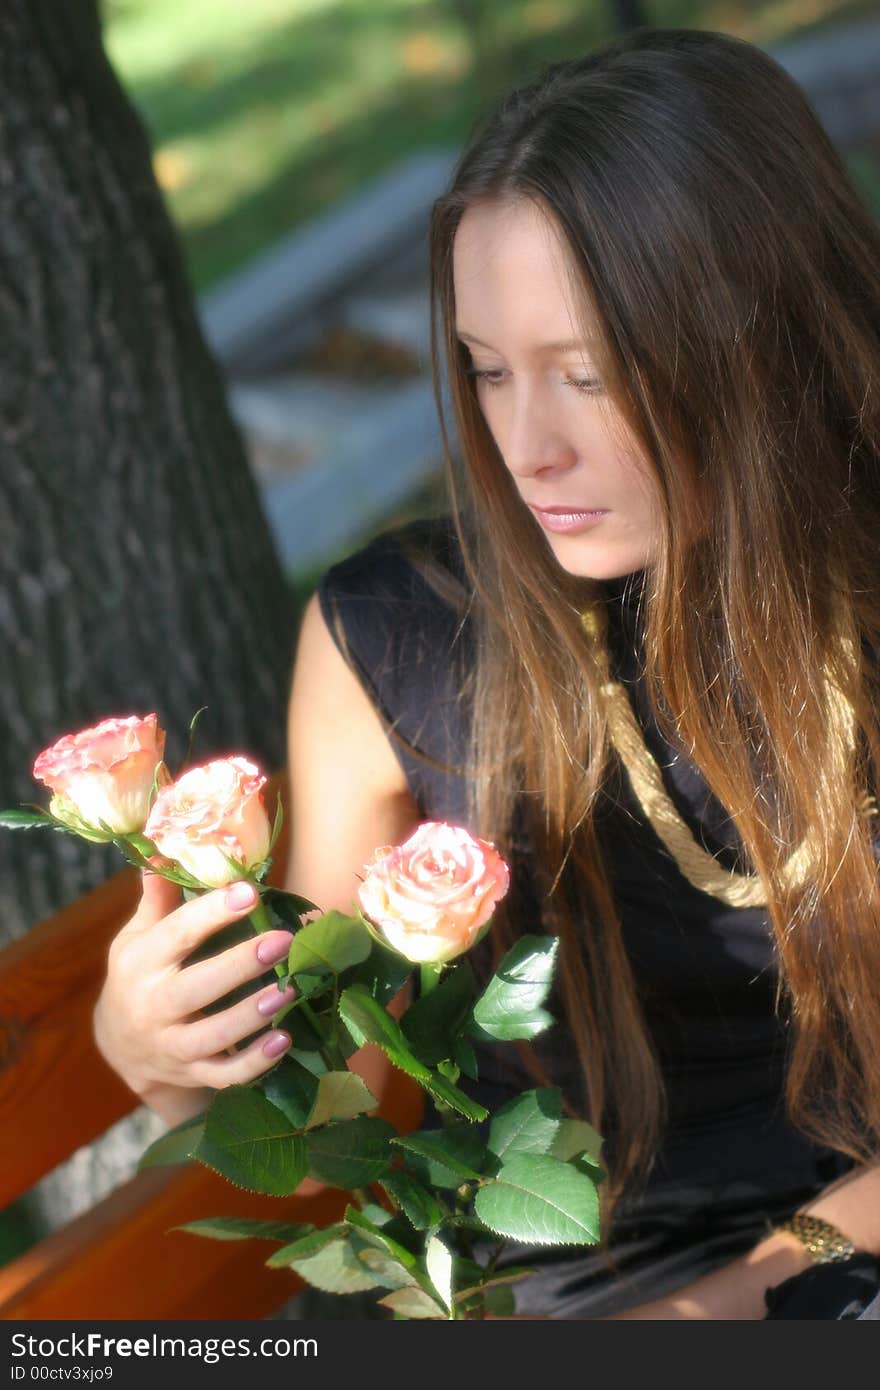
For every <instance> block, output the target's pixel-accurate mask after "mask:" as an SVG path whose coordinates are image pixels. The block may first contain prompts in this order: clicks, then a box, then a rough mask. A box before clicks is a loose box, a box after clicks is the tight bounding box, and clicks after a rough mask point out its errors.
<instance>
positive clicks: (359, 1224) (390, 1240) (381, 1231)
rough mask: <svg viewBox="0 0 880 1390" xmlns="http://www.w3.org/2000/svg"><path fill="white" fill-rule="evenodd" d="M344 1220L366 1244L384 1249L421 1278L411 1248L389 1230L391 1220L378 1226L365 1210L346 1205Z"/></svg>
mask: <svg viewBox="0 0 880 1390" xmlns="http://www.w3.org/2000/svg"><path fill="white" fill-rule="evenodd" d="M345 1221H346V1224H347V1226H348V1227H349V1228H351V1229H353V1230H355V1231H357V1232H358V1234H359V1235H360V1236H362V1237H363V1238H364V1240H365V1241H367V1242H368V1244H370V1245H372V1246H374V1247H375V1248H376V1249H377V1250H384V1251H385V1253H386V1254H387V1255H391V1256H392V1257H393V1258H394V1259H395V1260H399V1262H400V1263H401V1264H402V1265H403V1267H404V1269H408V1270H409V1272H410V1274H411V1275H412V1276H413V1278H414V1279H417V1280H422V1279H425V1276H424V1275H422V1273H421V1271H420V1270H419V1267H418V1261H417V1259H416V1257H415V1255H414V1254H413V1253H412V1251H411V1250H407V1248H406V1246H405V1245H403V1244H402V1243H401V1242H400V1241H399V1240H396V1239H395V1238H394V1235H392V1234H391V1233H390V1231H389V1227H390V1226H391V1225H392V1223H391V1222H388V1223H386V1224H385V1225H384V1226H378V1225H377V1224H376V1222H375V1221H371V1220H370V1218H369V1217H368V1216H367V1214H366V1212H363V1211H358V1209H357V1207H353V1206H347V1207H346V1208H345Z"/></svg>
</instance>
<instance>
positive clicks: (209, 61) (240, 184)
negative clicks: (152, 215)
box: [103, 0, 880, 290]
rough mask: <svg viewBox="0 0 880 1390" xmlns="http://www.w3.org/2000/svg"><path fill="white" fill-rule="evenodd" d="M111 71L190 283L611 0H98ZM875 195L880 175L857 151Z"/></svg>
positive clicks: (730, 6) (441, 135)
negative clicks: (141, 130) (135, 115)
mask: <svg viewBox="0 0 880 1390" xmlns="http://www.w3.org/2000/svg"><path fill="white" fill-rule="evenodd" d="M642 11H643V13H644V15H645V17H646V22H647V23H649V24H651V25H669V26H672V25H681V26H686V27H695V28H706V29H719V30H722V31H724V32H726V33H731V34H735V35H738V36H739V37H741V38H745V39H747V40H749V41H750V42H752V43H757V44H760V45H766V44H771V43H775V42H778V41H780V40H783V39H786V38H789V37H791V36H793V35H794V34H796V33H803V32H806V31H807V30H810V29H816V28H818V27H822V26H825V25H836V24H839V23H842V22H844V21H846V20H850V19H853V18H855V17H860V16H865V17H867V16H872V17H876V15H877V3H876V0H870V3H868V2H867V0H765V2H764V3H760V2H759V3H744V2H743V0H708V2H707V0H645V3H644V4H643V6H642ZM103 13H104V24H105V36H106V42H107V48H108V52H109V55H110V58H111V61H112V62H113V65H114V67H115V68H116V71H117V72H118V73H119V75H120V77H121V78H122V80H123V82H124V84H125V86H126V88H127V90H128V92H129V94H130V95H131V97H132V98H133V99H134V101H135V102H136V104H137V106H138V108H139V109H140V112H141V114H142V116H143V118H144V120H145V122H146V125H147V127H148V129H149V131H150V134H151V136H152V140H153V146H154V151H155V168H156V173H157V175H158V179H159V182H160V184H161V186H162V188H163V190H164V192H165V195H166V197H167V200H168V203H169V205H170V207H171V210H172V213H173V215H174V217H175V219H176V222H177V225H178V227H179V229H180V232H181V235H182V239H183V243H184V247H185V251H186V255H187V258H188V261H189V266H190V271H191V276H192V279H193V283H194V285H195V288H196V289H197V290H202V289H204V288H205V287H206V286H207V285H209V284H210V283H211V282H212V281H215V280H217V279H218V278H220V277H222V276H224V275H226V274H228V273H229V272H231V271H232V270H234V269H235V268H236V267H237V266H239V265H241V264H242V263H243V262H244V261H246V260H248V259H249V258H250V257H251V256H253V255H254V254H255V253H256V252H258V251H259V250H261V249H262V248H263V247H265V246H266V245H268V244H269V243H271V242H272V241H274V240H276V239H277V238H279V237H281V236H283V235H284V233H285V232H287V231H289V230H290V229H291V228H293V227H295V226H296V225H297V224H299V223H301V222H303V221H306V220H307V219H309V218H310V217H312V216H314V215H315V214H316V213H318V212H320V211H322V210H323V209H324V208H326V207H328V206H329V205H331V204H332V203H334V202H336V201H337V200H338V199H340V198H342V197H344V196H345V195H346V194H348V193H350V192H352V191H354V190H355V189H356V188H357V187H358V186H360V185H361V184H363V183H364V182H365V181H367V180H368V179H370V178H371V177H372V176H374V175H376V174H377V173H379V172H380V171H381V170H382V169H384V168H385V167H386V166H388V165H389V164H391V163H393V162H394V161H395V160H396V159H398V158H400V157H402V156H404V155H406V154H408V153H410V152H412V151H414V150H416V149H424V148H429V147H431V146H438V145H440V146H442V145H446V146H455V145H458V144H461V143H463V141H464V140H465V138H466V136H467V133H468V130H469V128H470V126H471V124H472V122H473V121H474V119H475V118H476V117H477V116H478V115H479V114H480V113H481V112H482V111H484V110H486V109H487V108H488V107H489V106H490V105H491V102H492V98H493V96H494V95H495V93H496V92H498V91H500V90H503V89H504V88H507V87H510V86H513V85H515V84H516V83H518V82H520V81H523V80H525V79H526V78H527V77H528V76H529V75H530V74H532V73H533V72H534V71H535V70H536V68H537V67H538V65H539V64H540V63H541V62H542V61H543V60H546V59H557V58H565V57H571V56H573V55H575V54H576V53H578V52H581V51H585V50H586V49H588V48H589V47H591V46H593V45H595V44H596V43H598V42H600V41H601V40H603V39H604V38H606V37H611V35H612V34H613V33H614V31H615V28H616V24H615V17H614V6H613V5H612V4H610V3H609V2H608V0H200V3H198V4H194V3H189V4H187V3H185V0H104V5H103ZM853 172H854V175H855V176H856V178H857V179H858V180H859V181H864V183H865V186H867V187H868V190H869V193H870V196H871V198H872V201H873V202H874V204H875V206H877V207H878V210H880V175H878V172H877V164H876V163H875V162H874V161H873V160H872V159H870V158H868V157H864V158H863V157H856V158H854V159H853Z"/></svg>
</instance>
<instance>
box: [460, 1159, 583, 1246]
mask: <svg viewBox="0 0 880 1390" xmlns="http://www.w3.org/2000/svg"><path fill="white" fill-rule="evenodd" d="M474 1210H475V1212H476V1214H477V1216H478V1217H479V1218H480V1220H481V1221H483V1222H485V1224H486V1225H487V1226H489V1227H490V1228H491V1229H492V1230H493V1231H495V1233H496V1234H497V1235H500V1236H507V1237H509V1238H510V1239H511V1240H520V1241H524V1242H526V1243H534V1244H536V1245H594V1244H595V1243H596V1241H597V1240H598V1239H599V1201H598V1197H597V1194H596V1187H595V1184H594V1183H593V1182H591V1181H590V1179H589V1178H588V1177H587V1176H586V1175H585V1174H584V1173H579V1172H578V1171H577V1169H576V1168H574V1167H573V1166H572V1164H570V1163H563V1162H562V1161H561V1160H560V1159H558V1158H550V1157H549V1156H547V1155H546V1154H515V1155H514V1156H513V1158H511V1159H510V1160H509V1162H507V1163H505V1164H503V1166H502V1167H501V1169H500V1170H499V1172H498V1175H497V1176H496V1177H495V1178H494V1179H493V1180H492V1181H491V1182H487V1183H485V1184H484V1186H482V1187H481V1188H480V1189H479V1191H478V1192H477V1193H476V1196H475V1197H474Z"/></svg>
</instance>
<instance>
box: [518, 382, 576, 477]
mask: <svg viewBox="0 0 880 1390" xmlns="http://www.w3.org/2000/svg"><path fill="white" fill-rule="evenodd" d="M499 443H500V445H501V454H502V457H503V459H504V462H505V464H506V466H507V468H508V469H509V470H510V472H511V473H513V474H514V476H515V477H517V478H528V477H532V476H533V475H534V474H537V473H543V472H546V470H547V469H558V468H567V467H569V466H570V465H571V464H572V463H573V462H574V461H575V458H576V456H577V455H576V450H575V448H574V446H573V444H572V442H571V441H570V440H568V439H567V438H566V436H565V433H564V432H563V430H562V428H561V427H560V422H559V419H558V418H556V419H555V420H554V418H553V413H552V410H550V409H549V407H548V406H547V405H546V404H542V403H541V402H539V401H536V400H535V398H534V397H531V398H524V399H521V400H520V401H518V402H516V403H514V404H513V405H512V406H511V410H510V416H509V419H508V421H507V428H506V431H505V438H504V440H503V441H499Z"/></svg>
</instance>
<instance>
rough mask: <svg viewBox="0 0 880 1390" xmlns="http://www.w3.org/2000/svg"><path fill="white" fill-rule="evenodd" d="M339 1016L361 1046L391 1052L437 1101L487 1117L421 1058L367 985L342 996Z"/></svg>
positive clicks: (472, 1115) (474, 1116) (396, 1062)
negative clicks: (365, 1045)
mask: <svg viewBox="0 0 880 1390" xmlns="http://www.w3.org/2000/svg"><path fill="white" fill-rule="evenodd" d="M338 1007H339V1015H340V1017H341V1019H342V1021H343V1023H344V1024H345V1026H346V1028H347V1029H348V1031H349V1032H350V1033H351V1036H352V1038H353V1039H354V1041H355V1043H356V1045H357V1046H358V1047H363V1046H364V1044H365V1043H368V1042H374V1043H377V1044H378V1046H379V1047H381V1048H382V1049H383V1051H384V1052H385V1053H386V1054H387V1055H388V1057H389V1058H390V1059H391V1061H392V1062H393V1063H394V1065H395V1066H396V1067H399V1068H400V1069H401V1071H405V1072H406V1073H407V1075H408V1076H411V1077H413V1079H414V1080H416V1081H418V1082H419V1084H420V1085H421V1086H423V1087H424V1089H425V1090H426V1091H428V1092H429V1094H430V1095H432V1096H433V1097H434V1099H435V1100H440V1101H443V1102H444V1103H445V1104H446V1105H448V1106H449V1107H450V1108H451V1109H453V1110H457V1111H458V1112H459V1114H461V1115H464V1116H465V1118H466V1119H469V1120H484V1119H485V1118H486V1116H487V1115H488V1113H489V1112H488V1111H487V1110H486V1109H485V1107H484V1106H482V1105H478V1104H477V1102H476V1101H473V1100H471V1098H470V1097H469V1096H466V1095H465V1093H464V1091H460V1090H459V1088H458V1087H457V1086H453V1084H452V1082H451V1081H447V1079H446V1077H444V1076H440V1075H438V1073H437V1072H433V1071H431V1070H430V1069H429V1068H428V1067H426V1066H425V1064H424V1062H421V1061H419V1059H418V1057H416V1056H415V1054H414V1053H413V1052H411V1051H410V1049H409V1048H408V1047H407V1045H406V1041H405V1039H404V1036H403V1033H402V1031H401V1029H400V1026H399V1025H398V1023H397V1020H396V1019H394V1018H392V1017H391V1015H390V1014H389V1013H388V1012H387V1011H386V1010H385V1009H383V1007H382V1005H381V1004H378V1003H377V1002H376V1000H375V999H373V998H372V997H371V995H370V994H369V992H368V991H367V989H366V988H365V987H364V986H363V985H353V986H352V987H351V988H350V989H346V990H344V991H343V993H342V995H341V996H340V999H339V1006H338Z"/></svg>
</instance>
